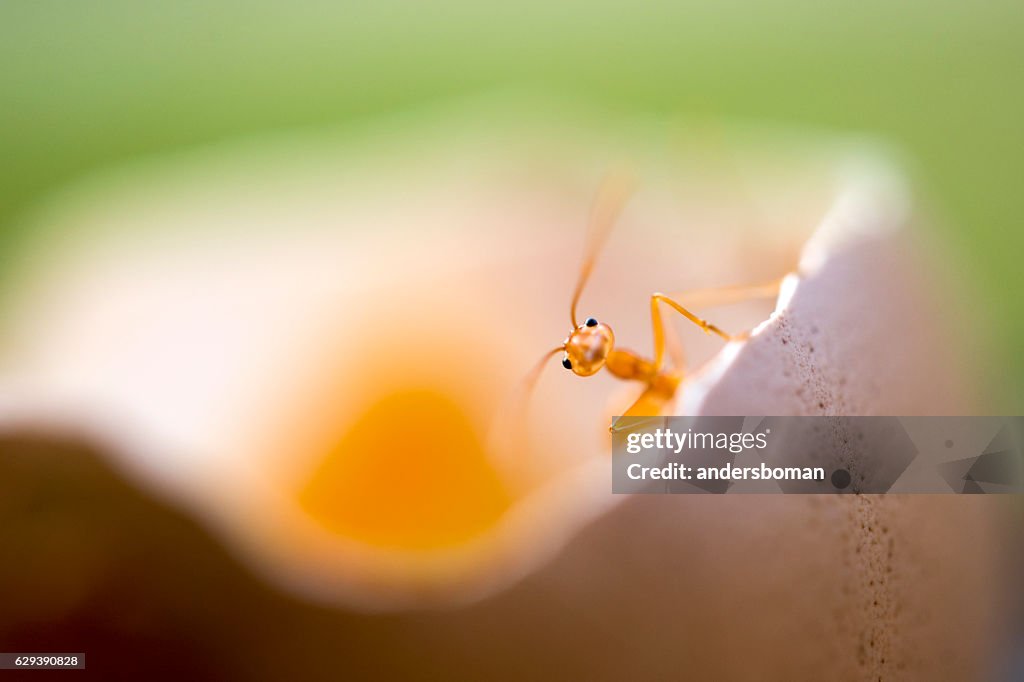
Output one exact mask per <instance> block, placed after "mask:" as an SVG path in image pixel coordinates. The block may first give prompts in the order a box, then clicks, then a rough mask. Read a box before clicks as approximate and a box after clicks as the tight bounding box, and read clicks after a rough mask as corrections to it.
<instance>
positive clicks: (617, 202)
mask: <svg viewBox="0 0 1024 682" xmlns="http://www.w3.org/2000/svg"><path fill="white" fill-rule="evenodd" d="M635 187H636V182H635V181H634V180H633V178H632V176H631V175H628V174H626V173H617V174H613V175H609V176H608V177H606V178H605V179H604V182H602V183H601V187H600V189H598V191H597V197H596V198H595V199H594V207H593V209H592V210H591V213H590V223H589V224H588V226H587V238H586V248H585V249H584V252H583V265H582V266H581V267H580V277H579V280H578V281H577V282H576V291H575V292H574V293H573V295H572V307H571V308H570V309H569V318H570V320H572V326H573V327H578V326H579V323H578V320H577V318H576V305H577V304H578V303H579V301H580V296H581V295H582V294H583V287H584V286H586V284H587V280H588V279H589V278H590V273H591V271H592V270H593V269H594V263H595V262H596V261H597V256H598V255H599V254H600V253H601V249H602V248H603V247H604V245H605V242H607V241H608V235H609V234H610V233H611V231H612V227H614V226H615V223H616V221H618V219H619V216H620V215H622V209H623V208H625V206H626V201H627V200H628V199H629V197H630V196H632V194H633V191H634V189H635Z"/></svg>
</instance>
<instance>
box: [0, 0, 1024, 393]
mask: <svg viewBox="0 0 1024 682" xmlns="http://www.w3.org/2000/svg"><path fill="white" fill-rule="evenodd" d="M1022 85H1024V2H1021V1H1020V0H995V1H993V2H984V1H982V2H971V3H967V2H949V1H948V0H937V1H935V0H929V1H925V0H911V1H909V2H891V1H888V0H887V1H882V0H866V1H861V2H847V3H842V4H839V3H830V2H821V1H820V0H819V1H811V0H772V1H767V2H753V1H742V0H724V1H722V2H717V3H708V4H707V5H696V4H693V3H689V2H679V3H671V4H669V3H660V4H657V5H650V6H642V5H640V4H637V3H628V4H627V3H623V4H622V5H621V6H613V5H605V4H601V5H599V4H595V3H593V2H581V1H579V0H572V1H569V2H559V3H548V2H532V1H531V2H517V3H487V4H475V3H469V2H465V1H464V0H463V1H459V2H434V3H430V4H429V5H427V4H425V3H424V4H422V5H416V4H413V3H394V2H375V3H360V4H347V3H328V2H308V3H304V4H303V6H302V7H301V8H300V7H298V6H296V5H295V4H292V3H280V4H267V3H240V2H238V3H236V2H166V3H137V2H127V1H113V2H111V1H106V2H99V1H96V2H88V3H69V2H38V1H36V2H30V1H24V2H20V1H19V2H9V1H8V2H3V4H0V159H2V163H0V266H3V267H4V268H5V269H6V268H7V266H9V265H10V264H11V263H12V259H13V258H15V257H16V250H17V244H18V240H19V239H20V238H21V237H23V233H22V231H21V230H20V229H19V227H18V225H19V221H18V214H19V212H20V211H22V210H24V209H26V208H27V207H29V206H30V205H31V204H32V202H33V201H35V200H37V199H39V198H40V197H41V196H42V195H43V194H45V193H46V192H47V191H48V190H50V189H51V188H54V187H56V186H58V185H60V184H61V183H64V182H66V181H68V180H70V179H72V178H74V177H75V176H77V175H80V174H82V173H85V172H87V171H89V170H90V169H93V168H97V167H100V166H103V165H107V164H112V163H117V162H120V161H122V160H125V159H130V158H133V157H138V156H142V155H151V154H157V153H162V152H166V151H169V150H174V149H179V148H182V147H188V146H193V145H203V144H209V143H211V142H216V141H218V140H221V139H227V138H231V137H237V136H242V135H250V134H255V133H260V132H263V131H269V130H278V129H294V128H302V127H313V126H321V125H332V126H337V125H347V124H351V123H358V122H360V121H364V120H367V119H372V118H373V117H375V116H378V115H380V114H383V113H387V112H391V111H395V110H403V109H408V108H411V107H415V106H418V105H421V104H429V103H431V102H434V101H437V100H441V99H444V98H447V97H450V96H457V95H463V94H471V93H475V92H479V91H485V90H489V89H492V88H495V87H522V88H526V89H539V90H541V91H549V92H556V93H559V94H562V95H566V96H568V97H570V98H578V99H581V100H583V101H585V102H587V101H589V102H591V103H593V104H594V105H595V106H597V107H601V108H604V109H606V110H609V111H613V112H619V113H627V114H628V113H633V112H637V113H660V114H665V115H671V116H700V117H704V118H711V119H717V118H722V119H733V118H755V119H762V120H768V121H771V122H779V123H784V124H787V125H795V126H809V127H814V128H833V129H838V130H852V131H868V132H872V133H878V134H881V135H883V136H884V137H886V138H888V139H889V140H891V141H893V142H895V143H896V144H898V145H900V146H901V147H902V148H903V149H904V150H905V151H906V152H908V154H909V157H910V158H911V159H913V160H914V162H915V164H916V166H917V169H916V170H917V171H918V172H919V173H918V174H919V180H920V181H921V182H922V186H923V187H924V191H925V193H926V195H927V197H928V199H929V201H930V203H931V205H932V206H934V208H935V213H936V214H937V215H939V216H941V217H942V220H941V221H939V222H938V229H940V230H941V231H942V232H943V233H944V236H945V237H946V238H947V239H948V241H949V242H950V244H951V247H952V249H954V250H955V251H956V252H958V253H959V254H961V255H962V260H961V265H959V266H958V267H963V268H964V269H965V271H966V272H968V273H971V274H973V275H974V277H975V280H976V282H977V284H976V290H977V292H978V294H979V295H980V296H982V297H984V300H983V301H980V302H979V308H981V309H983V310H984V311H986V314H987V315H988V316H989V319H990V322H991V324H992V325H994V328H993V329H992V330H991V332H990V333H991V336H993V337H994V338H995V339H996V340H997V342H998V344H999V345H1000V346H1001V347H1000V348H999V352H1000V353H1002V355H1003V356H1004V357H1005V363H1006V364H1005V365H1004V366H1005V367H1007V368H1009V370H1008V372H1007V374H1006V375H1005V376H1003V377H1000V378H999V381H998V383H999V385H1000V386H1001V387H1002V388H1001V390H1002V392H1003V393H1002V395H1001V397H1000V402H999V405H1002V406H1003V408H1002V409H1001V411H1003V412H1021V411H1022V410H1024V353H1021V352H1019V350H1020V348H1021V347H1022V346H1024V314H1022V313H1024V296H1022V294H1024V276H1022V275H1021V268H1020V266H1019V254H1020V252H1021V250H1022V246H1024V229H1021V228H1022V216H1024V188H1022V187H1021V184H1022V179H1024V92H1022ZM2 282H3V279H2V277H0V285H2Z"/></svg>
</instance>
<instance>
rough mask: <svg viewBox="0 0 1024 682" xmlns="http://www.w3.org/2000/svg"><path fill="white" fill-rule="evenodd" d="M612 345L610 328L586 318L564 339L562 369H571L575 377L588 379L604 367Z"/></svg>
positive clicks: (613, 339)
mask: <svg viewBox="0 0 1024 682" xmlns="http://www.w3.org/2000/svg"><path fill="white" fill-rule="evenodd" d="M614 345H615V334H613V333H612V328H611V327H609V326H608V325H606V324H602V323H600V322H598V321H597V320H595V319H594V318H592V317H588V318H587V320H586V322H584V323H583V324H581V325H580V326H578V327H576V328H575V329H573V330H572V333H570V334H569V336H568V338H566V339H565V343H564V345H563V347H564V348H565V357H563V358H562V367H565V368H566V369H571V370H572V371H573V372H574V373H575V374H576V375H577V376H581V377H589V376H590V375H591V374H596V373H597V372H598V370H600V369H601V368H602V367H604V362H605V360H607V359H608V354H609V353H611V351H612V346H614Z"/></svg>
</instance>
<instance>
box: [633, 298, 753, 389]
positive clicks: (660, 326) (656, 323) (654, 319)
mask: <svg viewBox="0 0 1024 682" xmlns="http://www.w3.org/2000/svg"><path fill="white" fill-rule="evenodd" d="M661 301H664V302H665V303H667V304H668V305H669V306H671V307H672V308H674V309H675V310H676V311H677V312H678V313H679V314H680V315H682V316H683V317H685V318H686V319H688V320H689V321H690V322H693V323H694V324H695V325H697V326H698V327H700V328H701V329H703V330H704V332H705V333H707V334H717V335H718V336H720V337H722V338H723V339H724V340H726V341H732V338H733V337H732V336H730V335H729V334H726V333H725V332H723V331H722V330H721V329H719V328H718V327H716V326H715V325H713V324H711V323H710V322H708V321H707V320H704V319H701V318H699V317H697V316H696V315H694V314H693V313H691V312H690V311H689V310H687V309H686V308H684V307H683V306H681V305H680V304H678V303H676V302H675V301H673V300H672V299H671V298H669V297H668V296H666V295H665V294H652V295H651V326H652V327H653V328H654V369H655V371H660V370H661V366H662V364H663V362H664V360H665V323H664V321H663V320H662V319H661V307H660V306H659V305H658V303H659V302H661Z"/></svg>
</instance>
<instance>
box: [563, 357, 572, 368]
mask: <svg viewBox="0 0 1024 682" xmlns="http://www.w3.org/2000/svg"><path fill="white" fill-rule="evenodd" d="M562 367H565V368H566V369H572V362H571V361H570V360H569V358H562Z"/></svg>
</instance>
